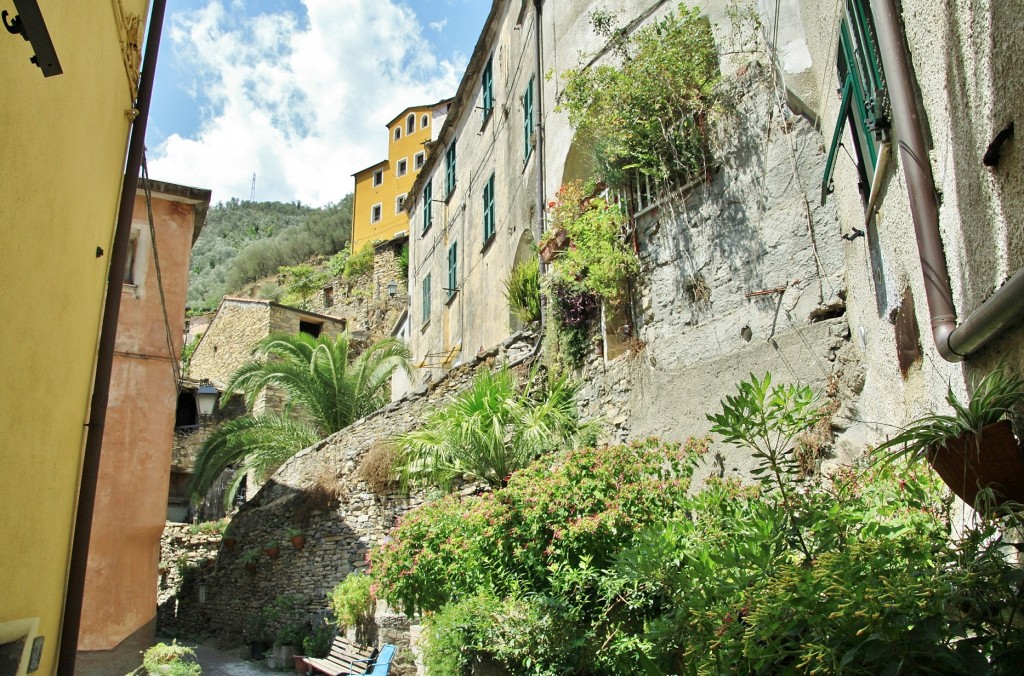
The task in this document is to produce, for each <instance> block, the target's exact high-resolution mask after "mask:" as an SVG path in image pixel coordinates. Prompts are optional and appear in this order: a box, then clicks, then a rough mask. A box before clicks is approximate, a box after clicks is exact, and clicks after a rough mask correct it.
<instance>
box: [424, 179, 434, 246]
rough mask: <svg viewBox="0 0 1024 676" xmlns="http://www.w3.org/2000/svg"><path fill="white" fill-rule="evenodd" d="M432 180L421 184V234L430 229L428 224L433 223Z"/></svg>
mask: <svg viewBox="0 0 1024 676" xmlns="http://www.w3.org/2000/svg"><path fill="white" fill-rule="evenodd" d="M433 198H434V181H433V180H430V181H427V184H426V185H425V186H423V234H426V233H427V230H430V226H431V225H432V224H433V223H434V202H433Z"/></svg>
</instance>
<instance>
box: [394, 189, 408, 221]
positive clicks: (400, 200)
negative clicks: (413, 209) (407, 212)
mask: <svg viewBox="0 0 1024 676" xmlns="http://www.w3.org/2000/svg"><path fill="white" fill-rule="evenodd" d="M408 196H409V193H405V192H403V193H402V194H401V195H397V196H396V197H395V215H396V216H397V215H398V214H400V213H402V211H404V209H403V207H404V206H405V198H406V197H408Z"/></svg>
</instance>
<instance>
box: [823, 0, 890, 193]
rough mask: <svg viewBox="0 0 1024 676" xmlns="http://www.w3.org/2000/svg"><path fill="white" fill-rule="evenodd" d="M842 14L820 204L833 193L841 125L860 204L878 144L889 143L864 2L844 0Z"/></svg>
mask: <svg viewBox="0 0 1024 676" xmlns="http://www.w3.org/2000/svg"><path fill="white" fill-rule="evenodd" d="M842 11H843V16H842V21H841V22H840V25H839V44H838V47H837V54H836V75H837V78H838V80H839V83H840V90H839V91H840V103H839V112H838V115H837V117H836V125H835V128H834V130H833V132H832V142H831V143H830V145H829V149H828V157H827V159H826V162H825V174H824V176H823V177H822V182H821V203H822V205H824V204H825V202H826V201H827V199H828V195H829V194H831V193H832V192H833V191H834V189H835V187H834V185H833V174H834V172H835V168H836V163H837V160H838V157H839V147H840V146H842V145H843V136H844V132H845V131H846V128H847V126H849V129H850V134H851V136H852V138H853V146H854V151H855V153H856V156H857V172H858V175H859V177H860V191H861V195H862V197H863V199H864V201H865V202H867V201H868V200H869V199H870V195H869V193H870V191H871V184H872V180H873V178H874V173H875V169H876V167H877V165H878V154H879V152H880V149H881V145H882V144H883V143H887V142H888V141H889V128H890V121H889V100H888V95H887V93H886V87H885V75H884V73H883V72H882V65H881V59H880V58H879V51H878V43H877V40H876V38H875V31H874V26H873V23H872V16H871V10H870V8H869V7H868V5H867V2H866V0H845V2H844V5H843V10H842Z"/></svg>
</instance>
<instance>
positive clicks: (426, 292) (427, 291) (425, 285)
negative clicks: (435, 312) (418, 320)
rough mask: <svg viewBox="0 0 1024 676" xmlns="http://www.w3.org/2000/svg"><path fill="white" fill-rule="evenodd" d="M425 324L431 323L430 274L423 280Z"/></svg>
mask: <svg viewBox="0 0 1024 676" xmlns="http://www.w3.org/2000/svg"><path fill="white" fill-rule="evenodd" d="M422 321H423V323H424V324H426V323H427V322H429V321H430V273H429V272H428V273H427V276H426V277H424V278H423V320H422Z"/></svg>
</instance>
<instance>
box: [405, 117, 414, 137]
mask: <svg viewBox="0 0 1024 676" xmlns="http://www.w3.org/2000/svg"><path fill="white" fill-rule="evenodd" d="M415 133H416V113H409V115H408V116H407V117H406V118H405V135H406V136H411V135H412V134H415Z"/></svg>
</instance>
